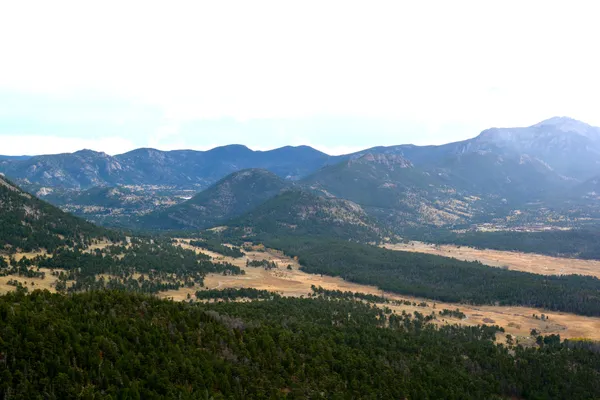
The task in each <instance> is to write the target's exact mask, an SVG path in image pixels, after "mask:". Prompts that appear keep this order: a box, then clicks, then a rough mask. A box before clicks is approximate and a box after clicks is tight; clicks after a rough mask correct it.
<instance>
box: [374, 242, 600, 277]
mask: <svg viewBox="0 0 600 400" xmlns="http://www.w3.org/2000/svg"><path fill="white" fill-rule="evenodd" d="M383 247H385V248H386V249H390V250H398V251H410V252H417V253H427V254H435V255H438V256H444V257H453V258H456V259H459V260H465V261H479V262H481V263H482V264H485V265H489V266H491V267H500V268H506V269H511V270H514V271H524V272H531V273H534V274H541V275H569V274H578V275H589V276H595V277H597V278H600V261H597V260H581V259H576V258H562V257H551V256H545V255H541V254H533V253H520V252H516V251H500V250H489V249H482V250H480V249H475V248H472V247H465V246H452V245H433V244H429V243H423V242H409V243H400V244H385V245H383Z"/></svg>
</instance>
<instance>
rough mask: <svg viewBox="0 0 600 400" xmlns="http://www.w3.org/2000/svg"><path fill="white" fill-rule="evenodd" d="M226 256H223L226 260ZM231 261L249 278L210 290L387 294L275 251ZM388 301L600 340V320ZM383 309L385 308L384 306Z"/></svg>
mask: <svg viewBox="0 0 600 400" xmlns="http://www.w3.org/2000/svg"><path fill="white" fill-rule="evenodd" d="M195 250H196V251H199V252H205V251H204V250H201V249H197V248H196V249H195ZM221 257H222V256H221ZM222 258H223V259H224V260H225V261H228V262H231V263H232V264H235V265H238V266H239V267H240V268H242V269H243V270H244V271H245V272H246V274H245V275H235V276H223V275H218V274H209V275H207V277H206V279H205V286H206V288H207V289H224V288H243V287H246V288H255V289H259V290H269V291H273V292H277V293H280V294H282V295H284V296H296V297H300V296H307V295H308V294H309V293H311V292H312V291H311V285H315V286H322V287H323V288H325V289H328V290H341V291H351V292H361V293H369V294H375V295H381V294H382V291H381V290H379V289H378V288H376V287H374V286H368V285H361V284H356V283H351V282H347V281H344V280H343V279H341V278H335V277H330V276H325V275H323V276H321V275H313V274H307V273H305V272H302V271H300V270H299V265H298V263H297V262H296V261H294V260H292V259H290V258H288V257H285V256H283V255H282V254H280V253H278V252H275V251H268V252H248V253H246V257H244V258H240V259H231V258H228V257H222ZM246 259H248V260H251V261H252V260H264V259H266V260H269V261H274V262H275V263H276V264H277V266H278V268H277V269H274V270H265V269H264V268H254V267H246ZM288 264H291V265H292V270H288V269H287V265H288ZM198 289H199V288H182V289H180V290H177V291H168V292H163V293H161V294H160V296H161V297H167V298H172V299H173V300H180V301H181V300H185V299H186V298H187V294H188V293H189V294H190V296H191V297H192V298H194V294H195V293H196V291H197V290H198ZM384 295H385V297H386V298H388V299H390V300H410V301H414V302H416V303H417V304H418V303H420V302H422V301H425V302H427V304H428V305H429V307H418V306H412V305H411V306H404V305H401V306H398V305H391V304H386V306H388V307H390V308H391V309H393V310H395V311H396V312H399V313H401V312H402V311H403V310H404V311H406V312H410V313H412V312H414V311H419V312H420V313H422V314H426V315H427V314H430V313H431V312H432V311H435V312H436V313H437V312H438V311H441V310H443V309H450V310H455V309H457V308H458V309H460V311H462V312H463V313H465V314H466V315H467V318H466V319H464V320H459V319H456V318H446V317H444V318H442V317H440V316H439V315H438V320H436V321H435V323H437V324H444V323H461V324H466V325H479V324H488V325H499V326H502V327H504V329H505V330H506V333H510V334H511V335H513V336H515V337H518V338H520V340H521V341H523V342H527V341H531V338H529V335H530V332H531V330H532V329H536V330H538V331H539V332H541V333H542V334H545V335H549V334H553V333H554V334H560V335H561V337H563V338H576V337H585V338H590V339H594V340H600V318H599V317H586V316H579V315H575V314H568V313H561V312H553V311H546V310H542V309H536V308H531V307H516V306H515V307H504V306H469V305H464V304H456V303H440V302H435V309H434V308H433V306H434V302H433V301H431V300H428V299H421V298H415V297H411V296H402V295H397V294H394V293H389V292H384ZM382 306H383V305H382ZM533 314H536V315H538V316H539V315H541V314H545V315H547V316H548V317H549V319H548V320H546V321H542V320H541V319H536V318H533Z"/></svg>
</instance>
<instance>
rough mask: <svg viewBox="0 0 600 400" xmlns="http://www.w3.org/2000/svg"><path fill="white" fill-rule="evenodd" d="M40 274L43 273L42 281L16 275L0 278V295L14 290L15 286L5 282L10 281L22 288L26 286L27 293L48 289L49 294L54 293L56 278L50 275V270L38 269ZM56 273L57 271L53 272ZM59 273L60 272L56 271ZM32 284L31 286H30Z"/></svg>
mask: <svg viewBox="0 0 600 400" xmlns="http://www.w3.org/2000/svg"><path fill="white" fill-rule="evenodd" d="M40 271H41V272H45V273H46V276H45V277H44V279H42V278H27V277H24V276H18V275H8V276H0V294H4V293H6V292H10V291H12V290H15V286H12V285H8V284H7V282H8V281H10V280H13V281H18V282H21V284H23V286H27V288H28V289H29V291H33V290H35V289H41V290H44V289H48V290H49V291H51V292H53V293H54V292H56V289H55V288H54V286H55V284H56V281H58V277H56V276H53V275H51V272H52V271H51V270H49V269H47V268H40ZM55 271H58V270H55ZM58 272H60V271H58ZM32 282H33V285H32V284H31V283H32Z"/></svg>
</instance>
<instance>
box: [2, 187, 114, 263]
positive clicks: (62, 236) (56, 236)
mask: <svg viewBox="0 0 600 400" xmlns="http://www.w3.org/2000/svg"><path fill="white" fill-rule="evenodd" d="M102 238H112V239H120V238H122V236H121V235H120V234H118V233H115V232H111V231H108V230H106V229H103V228H99V227H97V226H95V225H93V224H91V223H89V222H87V221H85V220H83V219H80V218H77V217H74V216H72V215H70V214H67V213H65V212H63V211H61V210H59V209H58V208H56V207H54V206H51V205H50V204H48V203H46V202H44V201H41V200H39V199H37V198H35V197H34V196H32V195H30V194H28V193H26V192H24V191H22V190H21V189H20V188H18V187H17V186H15V185H14V184H13V183H12V182H10V181H9V180H7V179H6V178H4V177H2V176H0V252H8V253H13V252H15V251H17V250H20V251H25V252H27V251H32V250H38V249H41V248H43V249H46V250H49V251H52V250H54V249H56V248H58V247H60V246H65V245H71V246H72V245H75V244H83V245H85V244H88V243H90V241H91V240H92V239H102Z"/></svg>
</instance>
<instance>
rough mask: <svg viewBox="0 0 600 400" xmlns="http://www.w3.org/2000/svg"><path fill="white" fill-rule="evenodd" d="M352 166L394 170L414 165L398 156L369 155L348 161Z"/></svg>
mask: <svg viewBox="0 0 600 400" xmlns="http://www.w3.org/2000/svg"><path fill="white" fill-rule="evenodd" d="M352 164H378V165H384V166H387V167H389V168H390V169H393V168H412V167H413V164H412V163H411V162H410V161H409V160H407V159H406V158H404V157H402V156H401V155H398V154H381V153H379V154H377V153H375V154H373V153H367V154H365V155H364V156H361V157H359V158H356V159H351V160H350V161H348V165H349V166H351V165H352Z"/></svg>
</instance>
